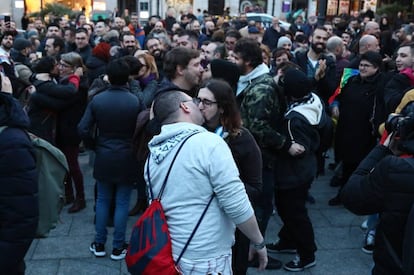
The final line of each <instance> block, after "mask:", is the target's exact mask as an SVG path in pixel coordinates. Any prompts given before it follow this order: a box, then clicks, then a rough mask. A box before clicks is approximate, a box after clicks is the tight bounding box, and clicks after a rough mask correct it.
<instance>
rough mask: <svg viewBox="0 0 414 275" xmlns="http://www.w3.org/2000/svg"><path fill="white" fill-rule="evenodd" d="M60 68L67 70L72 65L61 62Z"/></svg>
mask: <svg viewBox="0 0 414 275" xmlns="http://www.w3.org/2000/svg"><path fill="white" fill-rule="evenodd" d="M58 66H61V67H65V68H69V67H72V66H71V65H68V64H65V63H63V62H59V64H58Z"/></svg>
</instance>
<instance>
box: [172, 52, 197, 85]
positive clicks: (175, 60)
mask: <svg viewBox="0 0 414 275" xmlns="http://www.w3.org/2000/svg"><path fill="white" fill-rule="evenodd" d="M199 56H200V53H199V51H197V50H194V49H188V48H184V47H176V48H173V49H171V50H170V51H169V52H168V53H167V54H166V55H165V58H164V74H165V76H166V77H167V78H168V79H170V80H171V79H174V77H175V74H176V72H177V66H181V67H183V68H185V67H187V66H188V63H190V60H191V59H193V58H197V57H199Z"/></svg>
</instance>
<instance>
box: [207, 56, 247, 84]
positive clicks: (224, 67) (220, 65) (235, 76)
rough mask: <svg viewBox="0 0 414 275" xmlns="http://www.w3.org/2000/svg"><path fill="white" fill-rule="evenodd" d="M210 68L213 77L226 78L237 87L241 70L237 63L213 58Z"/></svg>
mask: <svg viewBox="0 0 414 275" xmlns="http://www.w3.org/2000/svg"><path fill="white" fill-rule="evenodd" d="M210 69H211V75H212V76H213V78H221V79H223V80H225V81H226V82H227V83H229V84H230V86H231V87H232V88H233V89H235V88H236V87H237V82H238V81H239V77H240V70H239V67H237V65H236V64H234V63H232V62H230V61H227V60H224V59H213V60H212V61H211V63H210Z"/></svg>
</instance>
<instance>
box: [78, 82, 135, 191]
mask: <svg viewBox="0 0 414 275" xmlns="http://www.w3.org/2000/svg"><path fill="white" fill-rule="evenodd" d="M141 104H142V103H140V102H139V100H138V98H137V97H136V96H135V95H133V94H132V93H131V92H130V91H129V89H128V88H127V87H126V86H111V87H110V88H109V89H108V90H106V91H103V92H101V93H99V94H97V95H96V96H94V97H93V99H92V101H90V102H89V104H88V106H87V107H86V110H85V113H84V115H83V117H82V119H81V121H80V122H79V125H78V132H79V135H80V137H81V138H82V139H83V140H84V141H85V143H86V144H91V143H95V144H96V145H95V153H96V159H95V166H94V171H93V176H94V178H95V179H97V180H99V181H101V182H111V183H131V184H132V183H134V182H136V181H137V179H138V177H139V175H138V169H137V167H138V161H137V159H136V158H135V155H134V153H133V150H132V137H133V135H134V130H135V125H136V120H137V116H138V113H139V112H140V111H141V110H142V107H141V108H140V106H142V105H141ZM95 125H96V128H97V137H96V138H94V137H93V134H94V133H93V131H94V130H93V128H94V126H95Z"/></svg>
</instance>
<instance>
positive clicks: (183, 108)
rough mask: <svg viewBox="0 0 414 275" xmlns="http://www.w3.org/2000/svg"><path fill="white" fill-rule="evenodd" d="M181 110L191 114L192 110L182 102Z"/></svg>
mask: <svg viewBox="0 0 414 275" xmlns="http://www.w3.org/2000/svg"><path fill="white" fill-rule="evenodd" d="M180 108H181V109H182V110H183V111H184V112H185V113H191V109H190V107H188V106H187V104H185V102H181V103H180Z"/></svg>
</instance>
